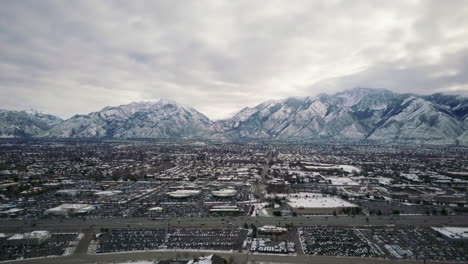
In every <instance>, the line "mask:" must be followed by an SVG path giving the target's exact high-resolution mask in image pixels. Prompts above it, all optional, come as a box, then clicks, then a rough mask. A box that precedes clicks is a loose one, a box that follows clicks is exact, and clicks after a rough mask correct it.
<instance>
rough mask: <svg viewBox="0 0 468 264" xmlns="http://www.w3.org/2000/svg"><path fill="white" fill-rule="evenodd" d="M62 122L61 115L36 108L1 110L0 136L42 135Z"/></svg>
mask: <svg viewBox="0 0 468 264" xmlns="http://www.w3.org/2000/svg"><path fill="white" fill-rule="evenodd" d="M60 122H62V119H60V118H59V117H56V116H53V115H48V114H44V113H40V112H37V111H35V110H26V111H8V110H0V138H23V137H36V136H40V135H42V134H44V133H45V132H46V131H48V130H49V129H50V128H51V127H53V126H55V125H57V124H58V123H60Z"/></svg>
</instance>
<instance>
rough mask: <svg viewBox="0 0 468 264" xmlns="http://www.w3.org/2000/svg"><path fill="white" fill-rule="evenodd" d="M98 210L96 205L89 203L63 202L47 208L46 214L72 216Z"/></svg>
mask: <svg viewBox="0 0 468 264" xmlns="http://www.w3.org/2000/svg"><path fill="white" fill-rule="evenodd" d="M94 210H96V207H95V206H94V205H89V204H62V205H59V206H57V207H54V208H50V209H47V210H46V211H45V212H44V214H45V215H57V216H70V215H78V214H88V213H90V212H92V211H94Z"/></svg>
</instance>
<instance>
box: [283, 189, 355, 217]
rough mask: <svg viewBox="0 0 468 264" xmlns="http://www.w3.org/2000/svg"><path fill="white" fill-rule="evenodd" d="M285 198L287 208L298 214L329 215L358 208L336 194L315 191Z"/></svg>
mask: <svg viewBox="0 0 468 264" xmlns="http://www.w3.org/2000/svg"><path fill="white" fill-rule="evenodd" d="M287 200H288V202H287V204H288V206H289V209H290V210H291V211H292V212H295V213H296V214H300V215H322V214H323V215H330V214H334V213H342V212H344V211H346V210H351V209H357V208H359V207H358V206H357V205H355V204H352V203H350V202H347V201H345V200H343V199H341V198H338V197H336V196H323V195H322V194H316V193H315V194H314V193H301V194H294V195H292V196H289V197H288V198H287Z"/></svg>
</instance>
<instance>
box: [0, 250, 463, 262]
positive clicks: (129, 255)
mask: <svg viewBox="0 0 468 264" xmlns="http://www.w3.org/2000/svg"><path fill="white" fill-rule="evenodd" d="M209 254H217V255H219V256H221V257H223V258H225V259H227V260H234V261H235V262H234V263H238V264H244V263H253V261H255V262H256V263H258V262H263V263H301V264H302V263H308V264H309V263H314V264H345V263H346V264H395V263H397V264H400V263H401V264H420V263H423V261H422V260H419V261H416V260H388V259H371V258H356V257H331V256H309V255H299V256H282V255H264V254H248V255H247V254H244V253H223V252H215V251H213V252H193V251H165V252H151V251H146V252H125V253H115V254H99V255H80V256H75V255H72V256H68V257H52V258H42V259H29V260H20V261H11V262H3V263H15V264H62V263H63V264H83V263H122V262H128V261H136V260H156V259H171V258H179V259H180V258H185V259H187V258H193V257H198V256H206V255H209ZM427 263H428V264H437V263H444V264H447V263H466V262H436V261H428V262H427Z"/></svg>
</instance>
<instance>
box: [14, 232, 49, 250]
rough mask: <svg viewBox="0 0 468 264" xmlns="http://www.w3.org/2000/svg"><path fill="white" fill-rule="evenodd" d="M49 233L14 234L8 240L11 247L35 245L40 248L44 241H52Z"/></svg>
mask: <svg viewBox="0 0 468 264" xmlns="http://www.w3.org/2000/svg"><path fill="white" fill-rule="evenodd" d="M50 237H51V234H50V232H49V231H32V232H31V233H22V234H14V235H13V236H11V237H10V238H8V239H7V243H8V244H9V245H22V244H27V245H33V246H39V245H40V244H42V243H43V242H44V241H46V240H48V239H50Z"/></svg>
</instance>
